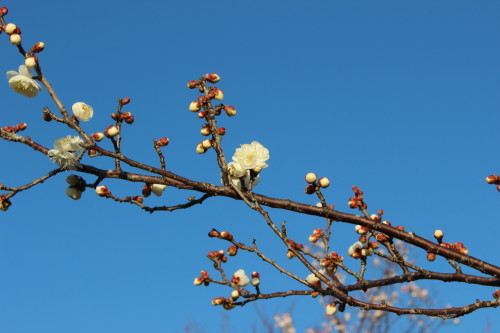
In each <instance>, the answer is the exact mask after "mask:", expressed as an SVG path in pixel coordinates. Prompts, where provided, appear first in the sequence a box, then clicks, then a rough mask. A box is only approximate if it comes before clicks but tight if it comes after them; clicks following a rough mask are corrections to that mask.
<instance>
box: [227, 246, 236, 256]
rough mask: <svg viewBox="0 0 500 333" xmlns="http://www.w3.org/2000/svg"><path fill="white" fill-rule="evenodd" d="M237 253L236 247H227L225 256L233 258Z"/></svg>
mask: <svg viewBox="0 0 500 333" xmlns="http://www.w3.org/2000/svg"><path fill="white" fill-rule="evenodd" d="M237 253H238V248H237V247H236V246H234V245H233V246H230V247H228V249H227V255H228V256H231V257H233V256H235V255H236V254H237Z"/></svg>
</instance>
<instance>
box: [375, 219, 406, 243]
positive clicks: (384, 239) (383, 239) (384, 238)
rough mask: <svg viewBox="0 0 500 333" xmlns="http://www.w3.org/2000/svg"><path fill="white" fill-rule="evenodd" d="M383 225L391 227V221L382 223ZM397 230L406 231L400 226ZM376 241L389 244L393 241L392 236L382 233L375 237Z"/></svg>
mask: <svg viewBox="0 0 500 333" xmlns="http://www.w3.org/2000/svg"><path fill="white" fill-rule="evenodd" d="M382 224H385V225H388V226H390V225H391V222H389V221H382ZM396 228H397V229H399V230H404V227H403V226H400V225H399V226H397V227H396ZM375 239H376V240H378V241H379V242H387V241H390V240H391V239H392V236H389V235H386V234H383V233H381V232H378V233H377V234H376V235H375Z"/></svg>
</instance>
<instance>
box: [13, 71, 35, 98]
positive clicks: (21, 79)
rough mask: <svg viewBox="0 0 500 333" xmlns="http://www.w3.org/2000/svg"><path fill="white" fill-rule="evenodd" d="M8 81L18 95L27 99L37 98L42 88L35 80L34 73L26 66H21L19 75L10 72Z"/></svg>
mask: <svg viewBox="0 0 500 333" xmlns="http://www.w3.org/2000/svg"><path fill="white" fill-rule="evenodd" d="M7 79H9V86H10V87H11V88H12V89H13V90H14V91H15V92H16V93H18V94H21V95H24V96H26V97H30V98H31V97H35V96H36V95H37V94H38V91H39V90H42V87H41V86H40V85H39V84H38V83H37V82H36V81H35V80H33V73H32V72H31V70H30V69H28V67H26V65H21V66H19V73H18V72H16V71H8V72H7Z"/></svg>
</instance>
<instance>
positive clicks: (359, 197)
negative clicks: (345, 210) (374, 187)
mask: <svg viewBox="0 0 500 333" xmlns="http://www.w3.org/2000/svg"><path fill="white" fill-rule="evenodd" d="M352 191H353V192H354V196H352V197H350V198H349V202H348V203H347V204H348V205H349V207H350V208H359V209H366V208H368V205H367V204H366V203H365V202H364V201H363V199H364V196H363V191H361V190H360V189H359V187H357V186H353V187H352Z"/></svg>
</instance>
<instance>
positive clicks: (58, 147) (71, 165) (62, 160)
mask: <svg viewBox="0 0 500 333" xmlns="http://www.w3.org/2000/svg"><path fill="white" fill-rule="evenodd" d="M81 142H83V141H82V139H80V138H79V137H77V136H75V137H71V136H69V135H68V136H67V137H65V138H61V139H59V140H56V141H54V149H51V150H49V151H48V155H49V157H50V158H51V159H52V161H53V162H54V163H56V164H58V165H59V166H61V167H62V168H63V169H67V170H75V169H76V168H77V167H79V166H81V164H80V163H79V162H78V160H77V159H76V156H75V154H73V152H75V151H77V150H78V149H80V143H81Z"/></svg>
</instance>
